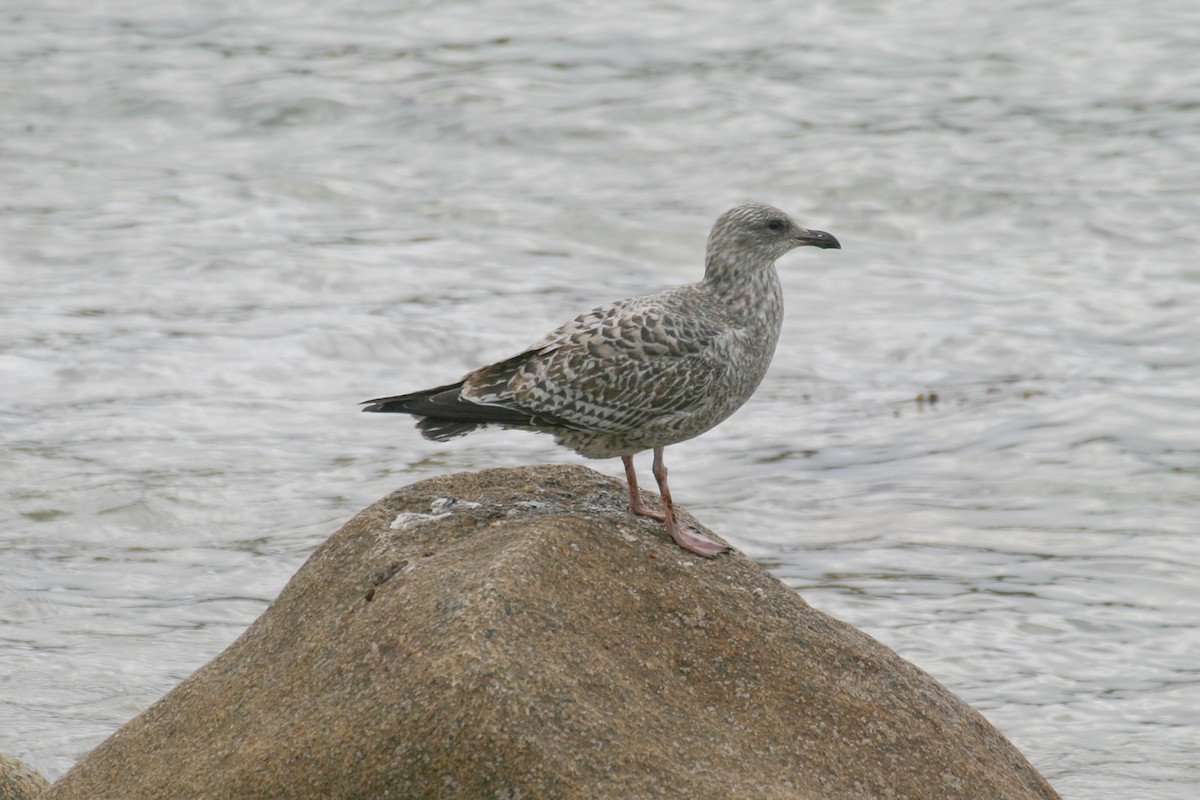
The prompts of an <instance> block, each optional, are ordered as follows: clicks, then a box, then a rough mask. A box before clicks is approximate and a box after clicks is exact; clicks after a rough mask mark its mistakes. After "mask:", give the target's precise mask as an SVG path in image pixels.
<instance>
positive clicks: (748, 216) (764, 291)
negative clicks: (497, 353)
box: [363, 203, 841, 557]
mask: <svg viewBox="0 0 1200 800" xmlns="http://www.w3.org/2000/svg"><path fill="white" fill-rule="evenodd" d="M802 245H811V246H813V247H820V248H840V247H841V245H840V244H838V240H837V239H835V238H834V237H833V236H832V235H830V234H828V233H825V232H824V231H815V230H808V229H807V228H802V227H800V226H799V225H797V224H796V223H795V222H793V221H792V220H791V219H789V218H788V216H787V214H784V213H783V212H782V211H780V210H779V209H777V208H772V207H771V206H768V205H762V204H760V203H751V204H748V205H744V206H738V207H737V208H734V209H731V210H729V211H726V212H725V213H724V214H722V215H721V217H720V218H719V219H718V220H717V222H716V224H715V225H713V229H712V233H710V234H709V237H708V251H707V255H706V257H705V270H704V280H702V281H700V282H699V283H692V284H688V285H686V286H678V287H675V288H672V289H666V290H664V291H661V292H658V293H657V294H649V295H645V296H643V297H633V298H630V299H628V300H618V301H617V302H615V303H612V304H610V305H607V306H601V307H599V308H595V309H592V310H591V311H589V312H587V313H586V314H581V315H579V316H578V317H576V318H575V319H573V320H571V321H570V322H568V323H567V324H566V325H563V326H562V327H560V328H559V329H558V330H556V331H554V332H553V333H551V334H549V335H548V336H546V337H545V338H543V339H542V340H541V341H539V342H537V343H536V344H534V345H533V346H532V347H530V348H529V349H528V350H525V351H523V352H521V353H518V354H517V355H515V356H513V357H512V358H507V359H505V360H504V361H499V362H497V363H495V364H491V365H489V366H486V367H480V368H479V369H477V370H474V371H473V372H469V373H467V374H466V375H465V376H463V378H462V380H460V381H457V382H456V383H449V384H446V385H445V386H437V387H435V388H433V389H425V390H424V391H420V392H412V393H411V394H402V395H397V396H395V397H380V398H377V399H375V400H367V401H366V403H365V404H364V405H366V408H364V409H363V411H384V412H399V413H403V414H412V415H413V416H415V417H418V418H419V420H418V422H417V428H419V429H420V431H421V433H422V434H423V435H424V436H425V438H427V439H434V440H436V441H439V442H444V441H446V440H448V439H453V438H454V437H456V436H461V435H463V434H465V433H470V432H471V431H473V430H476V429H478V428H481V427H484V426H486V425H489V424H494V425H499V426H501V427H503V428H517V429H522V430H531V431H537V432H541V433H549V434H553V436H554V439H555V441H557V442H558V443H559V444H561V445H563V446H564V447H569V448H570V449H572V450H574V451H575V452H577V453H579V454H580V455H582V456H586V457H588V458H614V457H616V456H620V457H621V461H622V462H623V463H624V464H625V479H626V480H627V481H628V483H629V510H630V511H631V512H632V513H634V514H639V515H641V516H645V517H652V518H654V519H657V520H659V521H661V522H662V523H663V524H664V525H665V527H666V529H667V533H669V534H670V535H671V538H672V539H674V540H675V542H676V543H677V544H679V546H680V547H682V548H684V549H685V550H689V551H691V552H693V553H696V554H698V555H701V556H705V557H712V556H715V555H717V554H718V553H721V552H724V551H725V549H726V548H725V546H724V545H721V544H718V543H716V542H714V541H712V540H711V539H708V538H707V537H705V536H702V535H700V534H699V533H698V532H697V531H695V530H693V529H692V528H689V527H687V526H685V525H681V524H679V522H678V521H677V519H676V515H675V508H674V506H673V505H672V502H671V490H670V489H669V488H668V487H667V468H666V466H665V465H664V464H663V448H664V447H666V446H667V445H671V444H675V443H676V442H682V441H685V440H687V439H691V438H692V437H695V436H699V435H700V434H702V433H704V432H705V431H707V430H709V429H710V428H712V427H714V426H715V425H717V424H718V423H720V422H722V421H723V420H724V419H725V418H726V417H728V416H729V415H730V414H732V413H733V412H734V411H736V410H737V409H738V408H739V407H741V405H742V404H743V403H745V402H746V401H747V400H748V399H750V395H752V394H754V390H755V389H757V388H758V384H759V383H760V382H761V381H762V379H763V376H764V375H765V374H766V372H767V367H768V365H770V363H771V356H772V355H773V354H774V352H775V343H776V342H777V341H778V340H779V330H780V327H781V325H782V323H783V291H782V289H781V288H780V286H779V275H778V273H776V272H775V260H776V259H777V258H779V257H780V256H782V255H783V254H784V253H786V252H788V251H789V250H791V249H792V248H794V247H800V246H802ZM643 450H653V451H654V467H653V472H654V478H655V480H657V481H658V489H659V492H660V493H661V494H662V502H663V511H662V513H661V514H660V513H657V512H655V511H651V510H650V509H648V508H646V507H645V506H644V505H643V504H642V498H641V494H640V493H639V492H638V485H637V475H636V473H635V471H634V467H633V455H634V453H639V452H641V451H643Z"/></svg>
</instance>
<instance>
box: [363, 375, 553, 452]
mask: <svg viewBox="0 0 1200 800" xmlns="http://www.w3.org/2000/svg"><path fill="white" fill-rule="evenodd" d="M462 388H463V382H462V381H459V382H458V383H449V384H446V385H445V386H437V387H435V388H433V389H424V390H422V391H419V392H412V393H410V394H399V395H396V396H394V397H377V398H375V399H374V400H366V401H364V402H363V406H364V407H363V411H374V412H381V413H385V414H411V415H413V416H414V417H418V418H419V419H418V420H417V428H418V430H420V431H421V435H423V436H424V437H425V438H426V439H433V440H435V441H439V442H445V441H448V440H450V439H454V438H456V437H458V436H463V435H465V434H468V433H470V432H471V431H474V430H478V429H479V428H482V427H484V426H485V425H489V424H500V425H506V426H512V427H517V428H538V427H542V426H544V425H545V424H546V422H547V421H544V420H539V419H538V418H537V417H536V416H535V415H533V414H530V413H528V412H525V411H521V410H519V409H514V408H508V407H505V406H499V405H483V404H481V403H476V402H473V401H471V400H469V399H467V398H465V397H463V395H462Z"/></svg>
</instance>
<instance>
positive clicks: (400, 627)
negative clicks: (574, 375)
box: [45, 467, 1057, 800]
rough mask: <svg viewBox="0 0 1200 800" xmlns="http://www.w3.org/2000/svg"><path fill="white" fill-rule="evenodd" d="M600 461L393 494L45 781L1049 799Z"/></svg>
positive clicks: (867, 643) (1023, 769)
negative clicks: (210, 651) (169, 684)
mask: <svg viewBox="0 0 1200 800" xmlns="http://www.w3.org/2000/svg"><path fill="white" fill-rule="evenodd" d="M624 507H625V496H624V487H623V485H622V484H621V483H620V482H619V481H616V480H614V479H611V478H607V477H604V476H601V475H599V474H597V473H595V472H593V471H591V470H588V469H585V468H582V467H529V468H521V469H505V470H490V471H487V472H482V473H473V474H460V475H451V476H446V477H443V478H436V479H433V480H429V481H424V482H422V483H418V484H415V485H413V486H409V487H407V488H404V489H401V490H400V491H397V492H395V493H393V494H392V495H390V496H388V497H387V498H385V499H383V500H381V501H379V502H378V503H375V504H374V505H372V506H371V507H369V508H368V509H366V510H365V511H363V512H362V513H360V514H359V515H358V516H356V517H355V518H354V519H352V520H351V521H350V522H349V523H347V524H346V525H345V526H344V527H343V528H342V529H341V530H340V531H338V533H336V534H335V535H334V536H332V537H331V538H330V539H329V540H328V541H327V542H326V543H325V544H324V545H322V546H321V547H320V548H319V549H318V550H317V551H316V552H315V553H314V554H313V556H312V557H311V558H310V559H309V560H308V562H307V563H306V564H305V565H304V567H303V568H302V569H301V570H300V571H299V572H298V573H297V574H296V575H295V576H294V577H293V579H292V580H291V582H290V583H289V584H288V585H287V587H286V588H285V589H284V591H283V592H282V594H281V595H280V596H279V598H278V599H277V600H276V601H275V603H274V604H273V605H272V606H271V607H270V608H269V609H268V610H267V611H266V613H264V614H263V615H262V616H261V617H260V618H259V619H258V620H257V621H255V623H254V624H253V625H251V626H250V628H249V629H248V630H247V631H246V633H245V634H243V636H242V637H241V638H240V639H238V641H237V642H235V643H234V644H233V645H231V646H230V647H229V648H228V649H227V650H226V651H225V652H224V653H222V654H221V655H220V656H218V657H217V658H215V659H214V660H213V661H211V662H209V663H208V664H207V665H206V666H204V667H203V668H201V669H200V670H199V671H197V672H196V673H195V674H194V675H192V676H191V677H189V678H188V679H187V680H185V681H184V682H183V683H182V684H180V685H179V686H178V687H177V688H176V689H174V690H173V691H171V692H170V693H169V694H167V695H166V696H165V697H163V698H162V699H161V700H160V701H158V702H157V703H156V704H154V705H153V706H152V707H151V708H149V709H148V710H147V711H146V712H144V713H143V714H141V715H140V716H138V717H136V718H135V719H133V720H132V721H130V722H129V723H128V724H126V725H125V726H123V727H122V728H121V729H120V730H119V731H117V733H116V734H114V735H113V736H112V737H111V738H109V739H108V740H107V741H105V742H103V743H102V744H101V745H100V746H99V747H97V748H96V749H95V750H93V751H92V752H91V753H89V754H88V755H87V756H86V757H85V758H84V759H83V760H82V761H80V762H79V763H78V764H77V765H76V766H75V767H74V768H73V769H71V770H70V771H69V772H68V773H67V774H66V775H64V776H63V778H62V779H61V780H60V781H59V782H58V783H56V784H55V785H54V786H53V787H52V789H51V790H50V792H49V793H48V794H46V795H45V798H47V800H49V799H50V798H55V799H57V800H61V799H62V798H88V799H89V800H95V799H97V798H123V799H125V800H135V799H136V798H164V797H170V798H174V799H175V800H183V798H199V797H204V798H232V797H237V798H340V799H341V800H347V799H348V798H388V797H394V798H509V799H511V800H515V798H643V797H646V798H650V797H654V798H672V797H679V798H689V799H691V798H722V800H729V799H730V798H755V799H756V800H758V799H759V798H797V799H801V798H823V799H824V798H839V799H840V800H850V799H851V798H873V799H874V798H930V799H931V800H932V799H933V798H936V799H937V800H950V799H952V798H964V799H966V798H970V800H983V799H984V798H1003V800H1021V799H1022V798H1055V797H1057V795H1056V794H1055V793H1054V791H1053V789H1051V788H1050V786H1049V785H1048V784H1047V783H1046V782H1045V780H1044V779H1043V778H1042V777H1041V776H1040V775H1039V774H1038V773H1037V772H1036V771H1035V770H1034V769H1033V768H1032V767H1031V766H1030V765H1029V764H1028V762H1027V761H1026V760H1025V759H1024V758H1023V757H1022V756H1021V754H1020V753H1019V752H1017V750H1016V749H1015V748H1014V747H1013V746H1012V745H1011V744H1010V743H1009V742H1008V741H1007V740H1006V739H1005V738H1004V737H1003V736H1002V735H1001V734H1000V733H998V732H997V731H996V730H995V729H994V728H992V727H991V726H990V725H989V724H988V723H987V721H986V720H984V718H983V717H982V716H981V715H979V714H978V713H976V712H975V711H973V710H972V709H971V708H969V707H968V706H967V705H966V704H965V703H963V702H962V701H961V700H959V699H958V698H957V697H955V696H954V695H952V694H951V693H950V692H948V691H947V690H946V689H945V688H943V687H942V686H940V685H939V684H938V683H936V682H935V681H934V680H933V679H932V678H930V677H929V676H928V675H926V674H925V673H923V672H921V671H920V670H918V669H917V668H916V667H914V666H912V665H911V664H908V663H907V662H905V661H904V660H903V659H901V658H900V657H899V656H897V655H896V654H895V653H893V652H892V651H890V650H888V649H887V648H886V647H884V646H883V645H881V644H879V643H878V642H876V641H874V640H873V639H871V638H869V637H868V636H866V635H865V634H863V633H861V632H859V631H857V630H855V629H854V628H852V627H850V626H849V625H846V624H844V623H841V622H839V621H837V620H835V619H832V618H830V617H828V616H826V615H824V614H822V613H820V612H818V611H815V610H814V609H812V608H810V607H809V606H808V605H807V604H805V603H804V601H802V600H801V599H800V598H799V597H797V596H796V595H795V593H793V592H792V591H790V590H788V589H787V588H786V587H785V586H783V585H782V584H781V583H779V582H778V581H777V580H775V579H774V578H772V577H771V576H770V575H768V574H767V573H766V572H764V571H763V570H762V569H761V568H760V567H758V566H757V565H755V564H754V563H752V562H750V561H748V560H746V559H745V558H744V557H742V556H740V555H736V554H734V555H727V556H722V557H719V558H717V559H715V560H713V561H704V560H702V559H699V558H695V557H691V556H689V555H688V554H687V553H684V552H683V551H681V550H680V549H678V548H677V547H675V546H674V545H673V544H672V543H671V542H670V541H669V540H667V539H666V538H665V536H664V535H663V533H662V528H661V525H659V524H658V523H655V522H652V521H648V520H640V519H635V518H633V517H631V516H630V515H628V514H627V513H626V512H625V510H624Z"/></svg>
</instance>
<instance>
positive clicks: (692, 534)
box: [667, 522, 730, 558]
mask: <svg viewBox="0 0 1200 800" xmlns="http://www.w3.org/2000/svg"><path fill="white" fill-rule="evenodd" d="M667 533H669V534H671V538H672V539H674V540H675V544H677V545H679V546H680V547H682V548H683V549H684V550H687V551H688V552H689V553H695V554H696V555H698V556H704V557H705V558H712V557H713V556H719V555H721V553H724V552H725V551H726V550H729V549H730V548H729V546H728V545H723V544H720V543H719V542H714V541H713V540H712V539H709V538H708V537H707V536H704V535H702V534H701V533H700V532H699V531H697V530H696V529H695V528H691V527H689V526H687V525H680V524H679V523H677V522H676V523H675V524H674V525H667Z"/></svg>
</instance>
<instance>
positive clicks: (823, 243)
mask: <svg viewBox="0 0 1200 800" xmlns="http://www.w3.org/2000/svg"><path fill="white" fill-rule="evenodd" d="M799 241H800V244H805V245H808V246H809V247H819V248H821V249H822V250H841V249H842V243H841V242H839V241H838V240H837V237H836V236H834V235H833V234H832V233H826V232H825V231H809V232H808V235H807V236H805V237H804V238H802V239H800V240H799Z"/></svg>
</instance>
